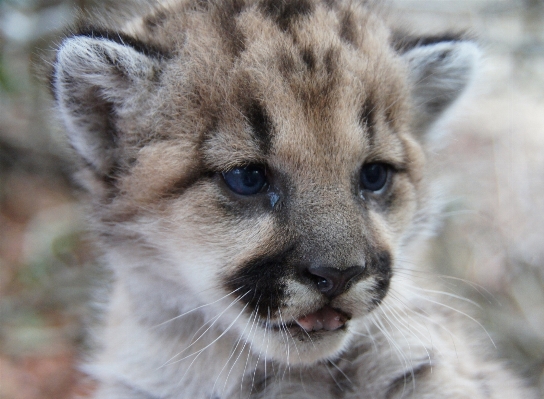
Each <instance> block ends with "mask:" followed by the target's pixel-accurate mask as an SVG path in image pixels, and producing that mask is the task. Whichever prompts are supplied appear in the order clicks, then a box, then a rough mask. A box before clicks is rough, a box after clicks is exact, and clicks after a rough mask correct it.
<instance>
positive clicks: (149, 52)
mask: <svg viewBox="0 0 544 399" xmlns="http://www.w3.org/2000/svg"><path fill="white" fill-rule="evenodd" d="M74 36H85V37H91V38H93V39H106V40H110V41H112V42H115V43H118V44H121V45H123V46H129V47H132V48H133V49H134V50H136V51H137V52H139V53H142V54H144V55H146V56H148V57H152V58H156V59H162V58H168V57H169V54H168V52H167V51H166V50H164V49H161V48H159V47H157V46H156V45H153V44H150V43H145V42H143V41H141V40H138V39H136V38H133V37H131V36H128V35H125V34H124V33H120V32H113V31H109V30H105V29H100V28H95V27H92V26H85V27H82V28H80V29H79V30H78V31H77V32H76V34H75V35H74Z"/></svg>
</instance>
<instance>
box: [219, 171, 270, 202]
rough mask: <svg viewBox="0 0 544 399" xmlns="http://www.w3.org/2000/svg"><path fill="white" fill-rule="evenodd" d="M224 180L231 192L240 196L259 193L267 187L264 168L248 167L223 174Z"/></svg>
mask: <svg viewBox="0 0 544 399" xmlns="http://www.w3.org/2000/svg"><path fill="white" fill-rule="evenodd" d="M223 179H224V180H225V183H226V184H227V186H228V187H229V189H230V190H232V191H233V192H235V193H236V194H240V195H253V194H257V193H259V192H260V191H261V190H262V189H263V187H264V186H265V185H266V183H267V181H266V174H265V170H264V168H263V167H262V166H257V165H248V166H244V167H239V168H234V169H231V170H229V171H228V172H224V173H223Z"/></svg>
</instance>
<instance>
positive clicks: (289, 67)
mask: <svg viewBox="0 0 544 399" xmlns="http://www.w3.org/2000/svg"><path fill="white" fill-rule="evenodd" d="M278 60H279V62H278V69H279V71H280V73H281V74H282V76H283V77H284V78H285V79H288V78H289V77H290V75H291V74H292V73H293V72H294V71H295V60H294V59H293V56H292V55H291V53H290V52H288V51H286V50H283V51H282V52H281V53H279V54H278Z"/></svg>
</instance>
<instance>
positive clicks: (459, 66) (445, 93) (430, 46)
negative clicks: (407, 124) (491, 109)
mask: <svg viewBox="0 0 544 399" xmlns="http://www.w3.org/2000/svg"><path fill="white" fill-rule="evenodd" d="M444 37H445V38H446V41H438V39H436V40H424V39H420V40H418V41H417V42H415V44H414V45H413V46H410V47H408V48H409V49H408V50H406V51H405V52H404V54H403V55H402V57H403V58H404V59H405V60H406V63H407V64H408V68H409V71H410V72H409V73H410V80H411V83H412V96H413V99H414V102H415V112H416V114H417V115H416V118H415V120H416V123H415V126H414V128H415V129H416V131H419V132H425V131H427V130H428V129H429V127H430V126H431V125H432V124H433V123H434V122H435V121H436V120H437V119H438V118H439V117H440V116H441V115H442V113H443V112H444V111H445V110H446V109H447V108H448V107H449V106H450V105H451V104H452V103H453V102H454V101H455V100H456V99H457V98H458V97H459V96H460V95H461V93H463V91H464V90H465V88H466V87H467V85H468V84H469V83H470V81H471V80H472V77H473V75H474V71H475V70H476V65H477V63H478V60H479V56H480V51H479V49H478V47H477V46H476V44H475V43H473V42H470V41H456V40H450V38H449V36H444Z"/></svg>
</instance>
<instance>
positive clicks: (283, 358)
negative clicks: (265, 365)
mask: <svg viewBox="0 0 544 399" xmlns="http://www.w3.org/2000/svg"><path fill="white" fill-rule="evenodd" d="M349 318H350V317H349V316H348V315H346V314H345V313H343V312H341V311H339V310H335V309H332V308H330V307H328V306H325V307H323V308H321V309H319V310H317V311H315V312H313V313H310V314H307V315H304V316H301V317H300V318H298V319H297V320H293V321H285V322H281V323H262V324H261V325H259V326H258V327H257V329H256V331H254V332H253V333H251V332H250V333H249V334H248V335H247V336H246V339H247V340H248V341H249V342H251V345H252V349H253V352H254V353H255V354H257V356H260V357H261V358H264V357H265V356H266V358H267V359H274V360H276V361H278V362H281V363H285V364H290V365H296V364H306V365H309V364H314V363H317V362H319V361H322V360H325V359H332V358H334V357H336V356H337V355H338V354H339V353H340V352H342V350H343V349H344V348H345V347H346V346H347V344H348V341H349V337H350V336H351V334H350V332H349V327H348V326H349V323H350V321H349Z"/></svg>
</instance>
